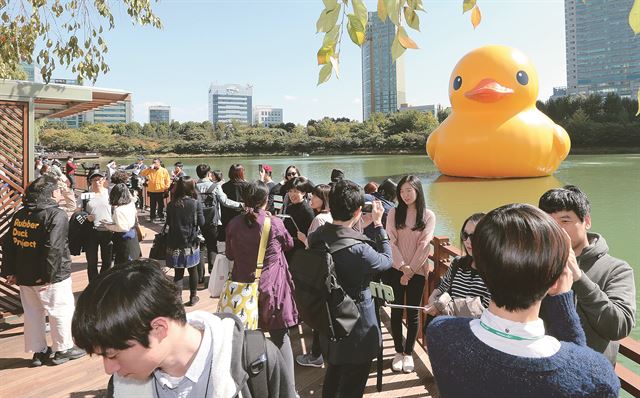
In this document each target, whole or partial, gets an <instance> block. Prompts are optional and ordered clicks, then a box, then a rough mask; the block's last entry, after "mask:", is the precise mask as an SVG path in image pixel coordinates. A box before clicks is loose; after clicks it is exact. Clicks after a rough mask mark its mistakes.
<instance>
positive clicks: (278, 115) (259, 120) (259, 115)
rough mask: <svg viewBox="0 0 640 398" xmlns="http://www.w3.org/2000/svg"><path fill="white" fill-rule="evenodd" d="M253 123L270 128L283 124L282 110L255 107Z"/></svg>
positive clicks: (269, 107) (260, 106)
mask: <svg viewBox="0 0 640 398" xmlns="http://www.w3.org/2000/svg"><path fill="white" fill-rule="evenodd" d="M253 122H254V123H255V124H257V125H258V126H264V127H269V126H273V125H275V124H280V123H282V108H274V107H271V106H264V105H258V106H254V107H253Z"/></svg>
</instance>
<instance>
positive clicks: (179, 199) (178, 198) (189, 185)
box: [171, 176, 198, 207]
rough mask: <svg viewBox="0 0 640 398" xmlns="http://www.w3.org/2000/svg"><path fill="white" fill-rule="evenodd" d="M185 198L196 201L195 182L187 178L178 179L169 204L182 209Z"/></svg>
mask: <svg viewBox="0 0 640 398" xmlns="http://www.w3.org/2000/svg"><path fill="white" fill-rule="evenodd" d="M185 198H192V199H198V190H197V189H196V181H195V180H194V179H193V178H191V177H189V176H184V177H180V178H178V180H177V181H176V190H175V192H174V193H173V199H171V202H172V203H173V204H174V205H175V206H177V207H183V206H184V199H185Z"/></svg>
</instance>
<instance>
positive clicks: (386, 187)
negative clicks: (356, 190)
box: [378, 178, 398, 202]
mask: <svg viewBox="0 0 640 398" xmlns="http://www.w3.org/2000/svg"><path fill="white" fill-rule="evenodd" d="M397 186H398V185H397V184H396V183H395V182H393V180H392V179H391V178H387V179H386V180H384V181H382V184H380V186H379V187H378V193H379V194H380V195H382V197H383V198H385V199H386V200H388V201H389V202H395V201H396V200H397V199H398V195H397V194H396V189H397Z"/></svg>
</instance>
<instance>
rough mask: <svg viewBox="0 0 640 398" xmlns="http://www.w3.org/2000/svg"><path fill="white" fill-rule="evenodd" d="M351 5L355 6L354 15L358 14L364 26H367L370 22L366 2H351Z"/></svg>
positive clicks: (357, 0)
mask: <svg viewBox="0 0 640 398" xmlns="http://www.w3.org/2000/svg"><path fill="white" fill-rule="evenodd" d="M351 4H352V5H353V13H354V14H356V16H357V17H358V19H359V20H360V22H361V23H362V26H367V21H369V13H368V12H367V6H366V5H364V1H362V0H351Z"/></svg>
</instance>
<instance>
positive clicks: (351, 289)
mask: <svg viewBox="0 0 640 398" xmlns="http://www.w3.org/2000/svg"><path fill="white" fill-rule="evenodd" d="M329 203H330V206H329V207H330V209H331V216H332V217H333V223H331V224H329V223H327V224H324V225H322V226H320V227H319V228H318V229H316V230H315V232H313V233H312V234H310V235H309V237H308V240H309V247H314V246H316V245H318V244H328V245H330V246H331V245H332V244H336V243H337V242H338V241H339V240H341V239H350V240H352V241H355V242H357V241H360V242H357V243H352V244H351V245H349V246H347V247H344V248H342V249H340V250H337V251H335V252H334V253H333V254H332V257H333V261H334V264H335V270H336V275H337V278H338V282H339V284H340V285H341V286H342V288H343V289H344V290H345V292H346V293H347V294H348V295H349V296H350V297H351V298H352V299H353V300H354V301H355V302H356V306H357V307H358V311H359V312H360V318H359V319H358V321H357V322H356V324H355V326H354V328H353V330H352V331H351V333H350V334H349V335H348V336H347V337H345V338H343V339H341V340H338V341H330V339H329V336H327V335H323V333H321V334H320V345H321V347H322V354H323V357H324V360H325V364H327V372H326V375H325V378H324V385H323V388H322V396H323V398H334V397H361V396H362V394H363V392H364V388H365V386H366V384H367V379H368V377H369V371H370V369H371V362H372V361H373V358H375V357H376V355H377V354H378V351H379V350H380V347H381V344H382V333H381V332H380V326H379V324H378V321H377V318H376V310H375V306H374V304H373V299H372V297H371V291H370V290H369V283H370V282H371V280H372V278H373V277H374V275H376V274H378V273H379V272H382V271H385V270H387V269H389V268H391V265H392V264H393V259H392V253H391V245H390V244H389V237H388V236H387V233H386V232H385V230H384V228H383V227H382V214H383V213H384V208H383V207H382V204H381V203H380V201H378V200H376V201H374V202H373V211H372V213H371V216H372V218H373V225H374V230H375V238H376V242H373V241H372V240H370V239H369V238H367V237H366V236H364V235H363V234H362V233H360V232H357V231H355V230H354V229H353V226H354V224H355V223H356V222H358V221H359V219H360V217H361V215H362V206H363V205H364V191H363V190H362V188H361V187H360V186H359V185H358V184H356V183H354V182H352V181H349V180H340V181H338V182H337V183H336V184H335V185H334V186H333V188H332V189H331V193H330V194H329Z"/></svg>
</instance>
